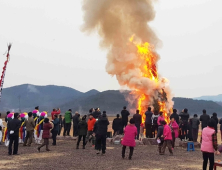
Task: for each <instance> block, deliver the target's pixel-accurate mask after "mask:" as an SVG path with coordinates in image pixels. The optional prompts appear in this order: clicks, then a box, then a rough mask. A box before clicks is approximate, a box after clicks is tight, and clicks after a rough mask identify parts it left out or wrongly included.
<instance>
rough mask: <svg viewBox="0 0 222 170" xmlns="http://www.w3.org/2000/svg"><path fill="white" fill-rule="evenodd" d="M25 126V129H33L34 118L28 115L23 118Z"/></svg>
mask: <svg viewBox="0 0 222 170" xmlns="http://www.w3.org/2000/svg"><path fill="white" fill-rule="evenodd" d="M25 126H26V130H27V131H30V130H34V128H35V121H34V119H33V118H32V117H28V119H26V120H25Z"/></svg>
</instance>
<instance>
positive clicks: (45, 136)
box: [42, 123, 52, 139]
mask: <svg viewBox="0 0 222 170" xmlns="http://www.w3.org/2000/svg"><path fill="white" fill-rule="evenodd" d="M50 129H52V125H51V123H44V124H43V133H42V138H43V139H49V138H50Z"/></svg>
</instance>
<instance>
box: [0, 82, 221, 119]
mask: <svg viewBox="0 0 222 170" xmlns="http://www.w3.org/2000/svg"><path fill="white" fill-rule="evenodd" d="M129 93H130V92H129V91H125V92H120V91H117V90H108V91H103V92H99V91H97V90H90V91H88V92H86V93H82V92H80V91H78V90H75V89H72V88H69V87H64V86H54V85H48V86H35V85H31V84H23V85H19V86H14V87H9V88H4V89H3V93H2V101H1V102H0V111H1V112H6V111H8V110H9V111H13V110H14V111H19V97H20V109H21V111H22V112H24V111H26V112H29V111H32V110H33V109H34V107H35V106H40V110H41V111H43V110H45V111H51V110H52V109H53V108H57V107H60V108H61V111H62V112H63V113H64V112H65V111H66V110H67V109H70V108H71V109H73V112H75V111H79V112H80V113H81V114H88V111H89V109H90V108H96V107H99V108H100V110H101V111H103V110H106V111H107V114H109V115H116V114H117V113H120V111H121V110H122V108H123V106H127V109H129V111H130V113H135V110H136V101H133V100H132V99H130V96H129ZM126 98H128V99H130V102H127V101H126V100H125V99H126ZM173 100H174V102H175V105H174V108H176V109H178V110H179V111H181V110H182V109H184V108H188V110H189V113H190V114H191V115H193V114H195V113H196V114H201V112H202V110H203V109H206V110H207V112H208V114H210V115H211V114H212V113H213V112H216V113H218V116H219V117H222V102H221V103H219V104H218V103H216V102H213V101H205V100H194V99H188V98H174V99H173ZM220 104H221V105H220Z"/></svg>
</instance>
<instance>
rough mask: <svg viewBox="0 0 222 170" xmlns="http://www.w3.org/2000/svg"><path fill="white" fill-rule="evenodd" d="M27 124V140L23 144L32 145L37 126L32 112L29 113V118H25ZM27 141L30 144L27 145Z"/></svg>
mask: <svg viewBox="0 0 222 170" xmlns="http://www.w3.org/2000/svg"><path fill="white" fill-rule="evenodd" d="M25 125H26V137H25V142H24V144H23V146H31V144H32V138H33V132H34V128H35V121H34V119H33V117H32V112H29V113H28V119H26V120H25ZM27 142H28V145H27Z"/></svg>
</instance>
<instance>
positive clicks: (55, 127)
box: [52, 118, 59, 131]
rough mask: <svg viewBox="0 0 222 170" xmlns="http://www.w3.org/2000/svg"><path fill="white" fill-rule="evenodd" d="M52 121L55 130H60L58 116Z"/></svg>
mask: <svg viewBox="0 0 222 170" xmlns="http://www.w3.org/2000/svg"><path fill="white" fill-rule="evenodd" d="M52 123H53V125H54V128H53V130H56V131H59V119H58V118H56V119H54V121H53V122H52Z"/></svg>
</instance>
